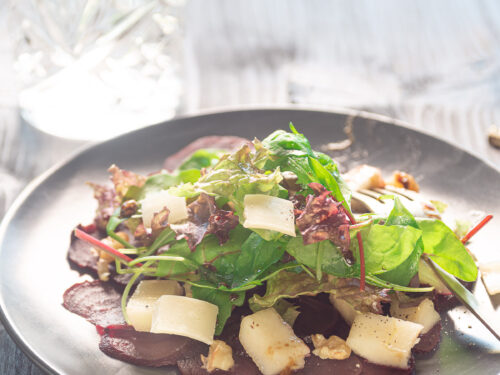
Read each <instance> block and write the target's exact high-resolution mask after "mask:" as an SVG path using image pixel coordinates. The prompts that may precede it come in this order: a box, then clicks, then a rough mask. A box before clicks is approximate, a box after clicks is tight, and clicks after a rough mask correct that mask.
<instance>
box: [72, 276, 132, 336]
mask: <svg viewBox="0 0 500 375" xmlns="http://www.w3.org/2000/svg"><path fill="white" fill-rule="evenodd" d="M63 300H64V302H63V306H64V307H65V308H66V309H68V310H69V311H71V312H72V313H75V314H78V315H80V316H82V317H84V318H85V319H87V320H88V321H89V322H91V323H92V324H95V325H99V326H103V327H106V326H109V325H112V324H123V323H124V320H123V315H122V309H121V305H120V301H121V294H120V293H119V292H118V291H117V290H116V289H115V288H114V286H113V285H112V284H110V283H104V282H101V281H99V280H95V281H91V282H89V281H84V282H83V283H79V284H75V285H73V286H72V287H71V288H69V289H68V290H66V291H65V292H64V295H63Z"/></svg>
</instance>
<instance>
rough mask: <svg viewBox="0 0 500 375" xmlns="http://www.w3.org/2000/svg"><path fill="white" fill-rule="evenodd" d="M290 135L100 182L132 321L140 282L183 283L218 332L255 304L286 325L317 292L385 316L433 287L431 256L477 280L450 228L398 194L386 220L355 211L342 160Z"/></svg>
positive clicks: (115, 173) (103, 220)
mask: <svg viewBox="0 0 500 375" xmlns="http://www.w3.org/2000/svg"><path fill="white" fill-rule="evenodd" d="M290 130H291V131H290V132H287V131H283V130H277V131H275V132H273V133H272V134H270V135H269V136H268V137H267V138H265V139H264V140H262V141H259V140H257V139H255V140H254V141H253V144H252V145H248V144H246V145H243V146H242V147H241V148H240V149H238V150H237V151H235V152H233V153H225V152H224V151H221V150H215V149H201V150H198V151H195V152H194V153H193V154H192V155H191V156H190V157H189V158H187V159H186V160H185V161H184V162H183V163H182V164H181V165H180V166H179V167H178V169H177V170H175V171H173V172H167V171H160V172H158V173H155V174H152V175H149V176H147V177H145V176H140V175H137V174H134V173H132V172H129V171H124V170H121V169H119V168H117V167H112V168H111V169H110V171H111V173H112V181H113V183H114V189H112V190H109V189H105V188H103V187H102V186H97V185H95V186H94V188H95V195H96V197H97V198H98V201H99V208H98V211H97V213H98V215H97V224H98V225H99V226H101V229H102V230H104V231H105V232H106V234H107V236H109V237H110V238H111V239H112V240H114V241H115V242H116V243H119V244H120V246H115V247H110V248H111V249H110V250H109V253H110V254H111V255H112V258H111V259H113V260H112V262H113V261H114V262H115V267H116V271H117V272H118V273H119V274H130V279H129V282H128V285H127V286H126V288H125V290H124V293H123V297H122V308H123V315H124V317H125V319H126V320H127V321H128V317H127V309H126V304H127V299H128V298H129V294H130V291H131V288H132V286H133V285H134V283H136V282H137V281H138V280H140V278H143V277H149V278H162V279H170V280H176V281H180V282H183V283H184V284H183V285H185V286H186V289H189V291H190V295H191V296H192V297H193V298H196V299H199V300H204V301H207V302H209V303H211V304H214V305H216V306H217V307H218V315H217V323H216V330H215V334H216V335H218V334H220V333H221V332H222V330H223V328H224V325H225V323H226V321H227V319H228V318H229V317H230V315H231V312H232V310H233V308H234V306H241V305H242V304H243V303H244V302H245V301H246V300H248V303H249V306H250V308H251V309H252V310H253V311H254V312H256V311H259V310H263V309H266V308H269V307H274V309H275V310H276V311H277V312H278V313H279V314H280V315H281V316H282V317H283V319H284V320H285V321H290V320H291V321H293V319H294V317H296V315H297V311H296V308H295V306H294V304H293V298H296V297H298V296H300V295H307V294H315V293H319V292H327V293H331V294H334V295H335V296H336V298H340V299H344V300H345V301H347V302H348V303H349V304H350V305H351V306H353V307H354V308H355V309H358V310H360V311H365V312H368V311H372V312H378V313H380V311H377V310H378V309H380V306H379V304H377V301H380V300H383V299H384V298H387V295H388V294H390V293H392V291H395V292H417V293H426V292H430V291H432V290H433V287H432V286H428V285H419V284H418V282H417V284H416V285H415V283H414V282H412V280H414V279H415V275H417V273H418V270H419V264H420V260H421V258H422V257H429V258H430V259H432V260H433V261H434V262H435V263H436V264H438V265H439V266H440V267H441V268H442V269H444V270H445V271H447V272H449V273H450V274H452V275H454V276H455V277H457V278H458V279H460V280H463V281H475V280H476V278H477V274H478V271H477V268H476V265H475V263H474V260H473V258H472V256H471V255H470V254H469V252H468V251H467V249H466V248H465V246H464V245H463V243H462V242H461V241H460V239H459V238H458V237H457V236H456V235H455V233H454V232H453V231H452V230H451V229H450V228H449V227H448V226H446V225H445V224H444V223H443V222H442V221H440V220H438V219H434V218H418V219H417V218H415V217H414V216H413V215H412V214H411V213H410V211H409V210H408V209H407V208H405V207H404V206H403V204H402V203H401V201H400V200H399V199H398V198H397V197H393V196H386V197H384V198H385V199H393V200H394V207H393V209H392V211H391V212H390V214H389V215H388V216H386V217H381V216H380V215H375V214H354V213H353V212H352V210H351V191H350V189H349V187H348V185H347V184H346V182H345V181H344V180H343V178H342V177H341V174H340V172H339V168H338V165H337V163H336V162H335V161H334V160H332V158H331V157H329V156H328V155H326V154H324V153H321V152H317V151H314V150H313V149H312V148H311V144H310V143H309V141H308V140H307V138H306V137H305V136H304V135H303V134H300V133H299V132H298V131H297V130H296V129H295V128H294V127H293V125H291V124H290ZM162 194H163V195H162ZM160 195H162V196H163V197H165V195H168V196H169V197H174V198H172V199H171V202H172V205H171V207H167V206H169V204H167V205H165V206H160V207H158V206H156V207H155V203H154V202H155V200H157V199H159V198H158V196H160ZM155 196H156V198H155ZM175 198H177V199H175ZM183 202H184V203H183ZM174 206H175V207H178V208H175V207H174ZM123 228H126V231H127V232H128V233H129V234H130V235H129V236H123V235H121V233H118V232H122V231H123V230H124V229H123ZM99 246H100V248H101V249H103V246H102V243H100V245H99ZM108 247H109V246H108ZM118 247H119V248H118ZM100 276H102V277H103V278H105V275H104V274H102V275H100ZM257 287H260V290H262V289H263V288H264V287H265V293H263V294H262V293H260V294H256V293H255V288H257ZM290 301H292V302H290Z"/></svg>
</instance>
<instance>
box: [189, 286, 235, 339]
mask: <svg viewBox="0 0 500 375" xmlns="http://www.w3.org/2000/svg"><path fill="white" fill-rule="evenodd" d="M191 291H192V292H193V298H197V299H201V300H203V301H206V302H210V303H212V304H214V305H216V306H217V307H218V308H219V312H218V314H217V325H216V326H215V335H220V334H221V333H222V330H223V329H224V325H225V324H226V321H227V319H228V318H229V317H230V316H231V312H232V310H233V306H241V305H243V302H245V292H222V291H220V290H216V289H208V288H199V287H196V286H193V287H192V288H191Z"/></svg>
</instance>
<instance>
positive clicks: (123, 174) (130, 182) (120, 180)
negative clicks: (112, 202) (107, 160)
mask: <svg viewBox="0 0 500 375" xmlns="http://www.w3.org/2000/svg"><path fill="white" fill-rule="evenodd" d="M108 172H109V173H111V181H112V182H113V185H114V186H115V192H116V196H117V199H118V203H121V200H122V199H123V197H124V196H125V194H127V190H128V188H129V187H131V186H137V187H141V186H142V185H144V183H145V182H146V177H144V176H141V175H139V174H136V173H134V172H130V171H126V170H124V169H120V168H118V167H117V166H116V165H115V164H113V165H112V166H111V167H109V169H108Z"/></svg>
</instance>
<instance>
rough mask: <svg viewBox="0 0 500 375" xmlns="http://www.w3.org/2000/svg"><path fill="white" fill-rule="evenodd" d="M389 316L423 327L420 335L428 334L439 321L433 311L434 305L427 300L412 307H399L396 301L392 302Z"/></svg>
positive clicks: (435, 312)
mask: <svg viewBox="0 0 500 375" xmlns="http://www.w3.org/2000/svg"><path fill="white" fill-rule="evenodd" d="M391 315H392V316H393V317H394V318H399V319H403V320H407V321H409V322H413V323H418V324H421V325H423V326H424V328H423V329H422V332H421V333H422V334H424V333H427V332H429V331H430V330H431V329H432V327H434V326H435V325H436V323H437V322H439V321H440V316H439V314H438V313H437V311H436V310H435V309H434V303H432V301H431V300H430V299H428V298H426V299H424V300H423V301H422V302H420V304H419V305H418V306H414V307H400V306H399V303H398V301H394V302H393V303H392V304H391Z"/></svg>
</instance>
